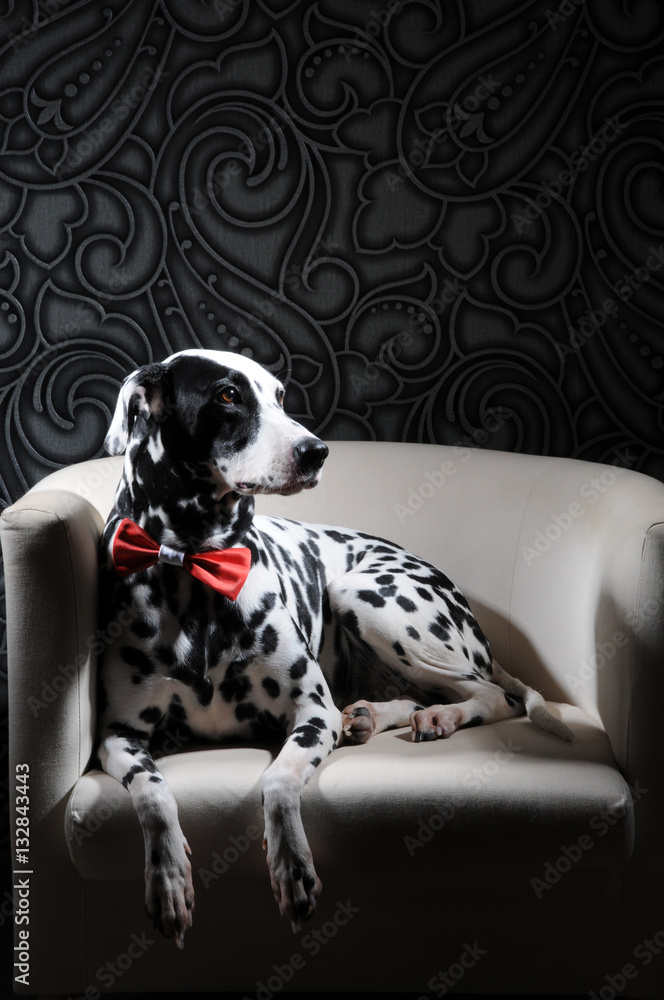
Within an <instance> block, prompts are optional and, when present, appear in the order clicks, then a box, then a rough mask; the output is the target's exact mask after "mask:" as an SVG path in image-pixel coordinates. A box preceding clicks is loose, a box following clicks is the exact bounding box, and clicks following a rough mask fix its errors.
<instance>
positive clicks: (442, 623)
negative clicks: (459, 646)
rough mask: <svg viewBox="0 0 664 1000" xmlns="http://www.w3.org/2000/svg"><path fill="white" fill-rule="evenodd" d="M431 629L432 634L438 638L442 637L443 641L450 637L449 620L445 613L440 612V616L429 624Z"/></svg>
mask: <svg viewBox="0 0 664 1000" xmlns="http://www.w3.org/2000/svg"><path fill="white" fill-rule="evenodd" d="M429 631H430V632H431V634H432V635H435V637H436V638H437V639H440V640H441V642H445V640H446V639H448V638H449V635H450V626H449V622H448V621H447V619H446V618H445V617H444V615H442V614H438V617H437V618H436V619H435V621H432V622H431V624H430V625H429Z"/></svg>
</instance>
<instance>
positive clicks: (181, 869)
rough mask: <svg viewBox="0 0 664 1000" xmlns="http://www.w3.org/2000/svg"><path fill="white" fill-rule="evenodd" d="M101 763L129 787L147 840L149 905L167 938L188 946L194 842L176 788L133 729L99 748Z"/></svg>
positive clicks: (109, 738) (110, 735)
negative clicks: (185, 826)
mask: <svg viewBox="0 0 664 1000" xmlns="http://www.w3.org/2000/svg"><path fill="white" fill-rule="evenodd" d="M99 759H100V762H101V766H102V768H103V769H104V771H106V773H107V774H110V775H111V776H112V777H114V778H116V779H117V780H118V781H119V782H120V783H121V784H122V785H124V787H125V788H126V789H127V790H128V791H129V793H130V795H131V798H132V802H133V805H134V808H135V810H136V813H137V815H138V819H139V821H140V824H141V830H142V831H143V839H144V842H145V909H146V912H147V914H148V916H149V917H151V918H152V920H153V922H154V926H155V927H157V928H158V930H159V931H160V932H161V933H162V934H163V935H164V936H165V937H172V938H174V939H175V943H176V944H177V946H178V948H182V947H184V934H185V931H186V930H187V928H189V927H191V923H192V914H193V908H194V889H193V883H192V877H191V865H190V863H189V858H188V857H187V854H190V853H191V852H190V850H189V845H188V844H187V841H186V840H185V837H184V834H183V833H182V829H181V828H180V823H179V820H178V810H177V804H176V802H175V798H174V796H173V792H172V791H171V789H170V788H169V786H168V784H167V782H166V780H165V779H164V777H163V775H162V774H160V772H159V771H158V769H157V766H156V764H155V763H154V761H153V760H152V757H151V755H150V753H149V752H148V750H147V749H146V747H145V745H144V743H143V741H142V740H141V739H140V738H139V737H138V736H134V735H131V734H130V733H129V732H127V733H126V734H123V733H122V732H118V733H110V732H108V731H107V734H106V735H105V736H104V737H103V738H102V740H101V743H100V746H99Z"/></svg>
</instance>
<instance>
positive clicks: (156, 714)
mask: <svg viewBox="0 0 664 1000" xmlns="http://www.w3.org/2000/svg"><path fill="white" fill-rule="evenodd" d="M162 715H163V713H162V711H161V709H160V708H158V707H157V706H156V705H152V706H151V707H150V708H144V709H143V711H142V712H139V714H138V717H139V719H142V720H143V722H149V723H150V724H151V725H153V726H156V725H157V724H158V722H159V720H160V719H161V718H162Z"/></svg>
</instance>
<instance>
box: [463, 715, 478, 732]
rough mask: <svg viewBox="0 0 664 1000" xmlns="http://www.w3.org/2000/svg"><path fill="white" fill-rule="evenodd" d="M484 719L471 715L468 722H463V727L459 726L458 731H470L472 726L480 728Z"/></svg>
mask: <svg viewBox="0 0 664 1000" xmlns="http://www.w3.org/2000/svg"><path fill="white" fill-rule="evenodd" d="M483 722H484V719H483V718H482V716H481V715H473V717H472V718H471V719H469V720H468V722H464V723H463V725H461V726H459V729H471V728H472V727H473V726H481V725H482V723H483Z"/></svg>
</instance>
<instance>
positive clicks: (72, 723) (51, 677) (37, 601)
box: [0, 490, 103, 849]
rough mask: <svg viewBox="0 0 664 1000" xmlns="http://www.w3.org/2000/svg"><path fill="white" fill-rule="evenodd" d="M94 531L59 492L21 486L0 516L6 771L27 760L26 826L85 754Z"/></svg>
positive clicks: (93, 515)
mask: <svg viewBox="0 0 664 1000" xmlns="http://www.w3.org/2000/svg"><path fill="white" fill-rule="evenodd" d="M102 529H103V521H102V519H101V516H100V514H99V513H98V511H97V510H96V509H95V508H94V507H93V506H92V505H91V504H90V503H88V501H87V500H84V499H83V498H82V497H80V496H78V495H76V494H75V493H69V492H65V491H60V490H52V491H46V490H43V491H39V492H36V493H29V494H27V495H26V496H24V497H23V498H22V499H21V500H19V501H18V502H17V503H16V504H14V505H13V506H11V507H9V508H7V509H6V510H5V511H4V512H3V515H2V518H1V519H0V539H1V541H2V550H3V559H4V564H5V579H6V591H7V652H8V664H9V719H10V767H11V771H10V773H11V774H12V775H13V773H14V769H15V766H16V764H20V763H26V764H28V765H30V770H31V796H30V799H31V819H32V822H33V823H37V822H38V821H41V820H42V819H43V818H45V817H47V816H48V815H49V814H50V812H51V811H52V810H53V809H54V808H55V807H56V806H57V805H58V803H61V802H62V800H63V797H64V796H66V795H68V793H69V791H70V790H71V788H72V787H73V785H74V783H75V782H76V781H77V779H78V778H79V776H80V775H81V774H82V773H83V771H84V770H85V768H86V766H87V764H88V762H89V759H90V755H91V753H92V748H93V740H94V725H95V712H96V697H95V684H96V678H95V666H96V657H95V643H97V644H98V643H99V640H98V638H96V637H95V632H96V629H97V591H98V584H97V580H98V554H97V553H98V545H99V537H100V534H101V531H102ZM37 764H38V765H39V766H38V767H37V766H36V765H37ZM52 847H53V845H51V849H52ZM65 849H66V848H65Z"/></svg>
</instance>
